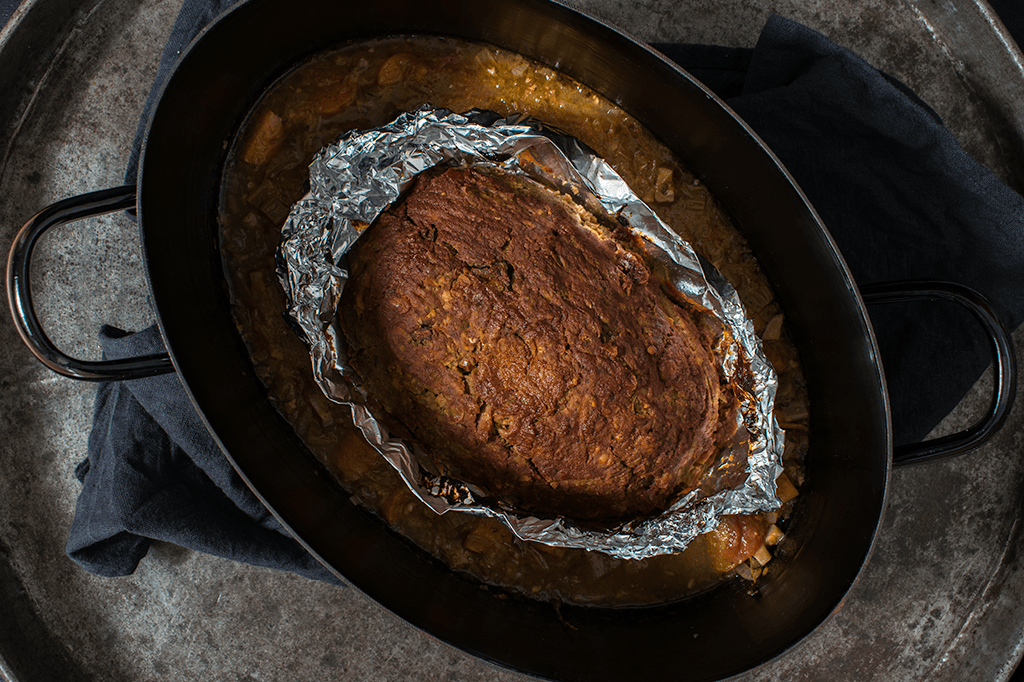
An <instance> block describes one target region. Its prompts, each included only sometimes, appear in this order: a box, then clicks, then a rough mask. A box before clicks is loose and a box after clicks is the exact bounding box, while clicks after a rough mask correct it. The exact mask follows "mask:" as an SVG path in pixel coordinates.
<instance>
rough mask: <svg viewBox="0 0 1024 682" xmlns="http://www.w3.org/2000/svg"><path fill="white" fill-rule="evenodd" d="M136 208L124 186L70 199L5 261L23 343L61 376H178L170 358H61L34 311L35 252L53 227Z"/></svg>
mask: <svg viewBox="0 0 1024 682" xmlns="http://www.w3.org/2000/svg"><path fill="white" fill-rule="evenodd" d="M134 205H135V187H134V186H130V185H129V186H125V187H116V188H114V189H106V190H102V191H99V192H90V193H89V194H82V195H80V196H77V197H71V198H70V199H65V200H63V201H58V202H57V203H55V204H53V205H51V206H48V207H46V208H45V209H43V210H42V211H40V212H39V213H38V214H36V216H35V217H34V218H32V219H31V220H29V221H28V222H27V223H25V225H24V226H23V227H22V228H21V230H20V231H19V232H18V235H17V236H16V237H15V238H14V243H13V244H12V245H11V251H10V254H9V255H8V257H7V301H8V303H9V304H10V306H11V316H12V317H13V318H14V324H15V326H16V327H17V328H18V334H20V335H21V340H22V341H24V342H25V345H26V346H28V349H29V350H30V351H32V354H33V355H35V356H36V357H37V358H39V361H40V362H42V363H43V364H44V365H46V366H47V367H49V368H50V369H52V370H53V371H54V372H57V373H58V374H62V375H64V376H66V377H70V378H72V379H84V380H88V381H120V380H124V379H140V378H142V377H149V376H154V375H157V374H166V373H167V372H173V371H174V365H173V364H172V363H171V358H170V356H168V355H167V354H166V353H154V354H152V355H144V356H141V357H137V358H125V359H123V360H99V361H94V360H78V359H76V358H73V357H71V356H69V355H66V354H65V353H62V352H61V351H60V350H59V349H58V348H57V347H56V346H55V345H54V344H53V342H52V341H50V339H49V337H48V336H47V335H46V332H45V331H43V327H42V325H40V324H39V319H38V318H37V317H36V312H35V307H34V306H33V305H32V293H31V291H30V289H29V269H30V266H31V264H32V249H34V248H35V245H36V242H37V241H38V240H39V237H41V236H42V235H43V233H44V232H46V231H47V230H48V229H50V228H51V227H55V226H58V225H63V224H65V223H70V222H74V221H76V220H83V219H85V218H90V217H93V216H98V215H103V214H104V213H112V212H114V211H120V210H124V209H126V208H130V207H132V206H134Z"/></svg>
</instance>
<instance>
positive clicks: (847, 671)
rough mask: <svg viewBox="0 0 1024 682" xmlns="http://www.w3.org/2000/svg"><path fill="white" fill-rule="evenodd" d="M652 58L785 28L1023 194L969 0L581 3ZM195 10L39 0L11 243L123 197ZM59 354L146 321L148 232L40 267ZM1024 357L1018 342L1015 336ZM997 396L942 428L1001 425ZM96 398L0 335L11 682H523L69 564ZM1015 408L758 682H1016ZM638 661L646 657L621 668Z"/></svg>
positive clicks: (40, 294)
mask: <svg viewBox="0 0 1024 682" xmlns="http://www.w3.org/2000/svg"><path fill="white" fill-rule="evenodd" d="M576 4H577V5H578V6H579V7H580V8H582V9H583V10H584V11H586V12H588V13H590V14H593V15H594V16H596V17H598V18H600V19H603V20H605V21H607V22H609V23H611V24H613V25H616V26H619V27H621V28H623V29H625V30H627V31H629V32H631V33H633V34H634V35H635V36H637V37H639V38H640V39H643V40H646V41H650V42H697V43H713V44H720V45H733V46H752V45H753V44H754V42H755V41H756V38H757V35H758V33H759V31H760V29H761V27H762V26H763V24H764V22H765V19H766V18H767V16H768V14H769V13H770V12H776V13H779V14H783V15H785V16H788V17H791V18H793V19H796V20H798V21H801V22H803V23H805V24H807V25H809V26H811V27H812V28H815V29H817V30H819V31H821V32H823V33H825V34H826V35H828V36H829V37H830V38H832V39H833V40H834V41H835V42H837V43H839V44H841V45H844V46H846V47H849V48H851V49H853V50H854V51H856V52H858V53H859V54H861V55H863V56H864V57H865V58H866V59H867V60H868V61H869V62H871V63H872V64H874V65H876V66H878V67H880V68H882V69H884V70H885V71H887V72H888V73H890V74H892V75H894V76H896V77H897V78H900V79H901V80H903V81H904V82H905V83H907V84H908V85H909V86H910V87H911V88H913V89H914V90H915V91H916V92H917V93H918V94H919V95H921V96H922V97H923V98H924V99H925V100H926V101H927V102H928V103H929V104H931V105H932V106H933V107H934V108H935V109H936V110H937V111H938V112H939V114H940V115H941V116H942V117H943V119H944V120H945V122H946V124H947V125H948V126H949V127H950V129H951V130H952V131H953V132H954V134H955V135H956V136H957V137H958V139H959V140H960V141H961V144H962V145H963V146H964V147H965V149H967V150H968V152H970V153H971V154H972V155H973V156H975V157H976V158H977V159H979V160H980V161H981V162H982V163H984V164H986V165H987V166H988V167H989V168H991V169H992V170H993V171H994V172H996V173H997V174H998V175H999V176H1000V177H1002V178H1003V179H1004V180H1005V181H1006V182H1007V183H1008V184H1009V185H1010V186H1011V187H1014V188H1015V189H1016V190H1017V191H1022V190H1024V169H1022V167H1021V166H1020V164H1019V163H1017V162H1016V161H1017V160H1019V159H1020V158H1024V155H1022V154H1021V152H1022V150H1024V58H1022V57H1021V54H1020V52H1019V51H1018V50H1017V48H1016V47H1015V46H1014V45H1013V42H1012V40H1010V39H1009V38H1008V36H1007V35H1006V33H1005V31H1004V29H1003V28H1002V26H1001V25H1000V24H999V22H998V20H997V19H995V18H994V16H993V14H992V12H991V11H990V9H989V8H988V6H987V5H986V4H985V3H984V2H981V1H980V0H979V1H974V0H949V1H940V0H858V1H857V2H843V1H840V0H778V1H777V2H773V3H771V4H768V3H764V4H756V3H750V2H746V1H744V0H715V1H710V0H676V1H673V0H637V1H634V2H630V3H624V2H619V1H618V0H586V1H580V2H577V3H576ZM179 5H180V0H144V1H142V2H138V0H87V1H86V2H71V1H70V0H29V2H27V3H26V4H24V5H22V7H21V8H20V9H19V10H18V12H17V13H16V14H15V16H14V17H13V20H12V22H11V23H10V24H9V25H8V26H7V27H6V28H5V29H4V30H3V32H2V33H0V93H2V96H0V246H2V247H3V248H4V249H6V248H7V246H8V245H9V244H10V242H11V240H12V237H13V235H14V232H15V231H16V229H17V228H18V227H19V226H20V225H21V224H22V223H23V222H24V221H25V220H26V219H28V218H29V217H30V216H31V215H32V214H33V213H34V212H35V211H37V210H39V209H40V208H42V207H43V206H45V205H47V204H49V203H52V202H53V201H56V200H58V199H61V198H64V197H67V196H71V195H74V194H79V193H82V192H86V191H90V190H95V189H102V188H106V187H111V186H115V185H118V184H121V182H122V179H123V172H124V166H125V163H126V162H127V158H128V154H129V151H130V145H131V141H132V137H133V135H134V132H135V125H136V122H137V120H138V117H139V114H140V112H141V110H142V105H143V102H144V101H145V97H146V94H147V92H148V90H149V87H150V84H151V83H152V80H153V78H154V76H155V74H156V67H157V64H158V62H159V57H160V52H161V50H162V47H163V44H164V42H165V41H166V38H167V36H168V34H169V32H170V28H171V25H172V24H173V22H174V19H175V16H176V15H177V11H178V8H179ZM36 273H37V275H36V276H35V280H34V285H35V288H36V291H37V298H38V299H39V302H40V307H41V308H42V310H41V314H42V315H43V317H44V322H45V324H46V325H47V328H48V330H49V331H50V332H51V335H52V336H53V337H54V338H55V340H56V341H57V342H58V344H59V345H61V346H62V347H64V348H67V349H69V350H70V351H72V352H74V353H77V354H79V355H81V356H85V357H98V355H99V347H98V343H97V342H96V341H95V338H94V331H95V330H96V329H97V328H98V327H99V325H100V324H101V323H103V322H111V323H114V324H117V325H119V326H122V327H125V328H130V329H131V328H135V329H138V328H141V327H143V326H146V325H148V324H149V322H150V315H149V312H148V309H147V306H146V284H145V281H144V279H143V277H142V274H141V273H142V265H141V256H140V254H139V246H138V239H137V235H136V232H135V228H134V225H133V224H132V223H130V222H129V221H128V220H127V219H125V218H123V217H122V216H108V217H105V218H101V219H96V220H94V221H91V222H88V223H81V224H78V225H76V226H75V227H74V228H73V229H70V230H65V231H63V232H62V233H61V234H60V235H57V236H55V237H53V238H52V239H49V240H48V241H47V242H46V243H45V244H44V245H43V247H42V249H41V251H40V252H39V253H38V254H37V260H36ZM1015 341H1016V342H1017V344H1018V348H1024V328H1022V329H1018V330H1017V333H1016V334H1015ZM1019 355H1022V357H1021V360H1022V361H1024V353H1020V354H1019ZM987 381H988V379H987V378H983V379H982V381H981V382H980V385H979V386H978V387H976V389H975V391H974V392H972V394H971V395H970V396H968V398H967V399H965V400H964V402H963V403H962V404H961V406H960V407H959V408H958V409H957V410H956V411H955V412H954V413H953V414H952V415H950V417H949V418H948V419H947V420H946V422H944V424H943V425H942V426H941V427H940V429H939V430H940V431H943V430H946V431H948V430H952V429H955V428H957V427H961V426H963V425H965V424H966V423H967V422H969V421H970V419H971V416H972V415H973V413H974V412H975V411H977V410H980V409H982V408H983V407H984V404H985V402H986V401H987V399H988V398H987V396H988V393H987V392H986V390H985V389H986V384H987ZM94 391H95V387H94V386H92V385H89V384H82V383H75V382H72V381H70V380H65V379H61V378H58V377H56V376H55V375H53V374H51V373H50V372H49V371H47V370H45V369H44V368H43V367H42V366H41V365H39V364H38V363H37V362H36V361H35V360H34V359H33V358H32V357H31V355H30V354H29V353H28V351H27V350H26V349H25V348H24V347H22V345H21V343H20V341H19V339H18V337H17V334H16V333H15V331H14V327H13V325H12V324H11V322H10V320H9V319H8V318H7V316H6V315H4V316H0V415H2V416H0V472H3V473H2V474H0V678H3V679H7V680H15V679H17V680H22V682H35V681H37V680H56V679H72V680H125V681H135V680H154V679H174V680H181V679H204V680H206V679H228V680H236V679H237V680H257V679H264V680H265V679H324V680H357V679H359V680H362V679H375V680H421V679H437V680H488V681H490V680H497V681H501V680H519V679H525V678H524V677H523V676H521V675H518V674H516V673H512V672H509V671H505V670H499V669H496V668H495V667H493V666H492V665H490V664H488V663H485V662H483V661H480V660H478V659H475V658H473V657H472V656H469V655H467V654H465V653H462V652H460V651H457V650H455V649H452V648H451V647H449V646H447V645H445V644H442V643H440V642H438V641H436V640H434V639H432V638H430V637H429V636H427V635H425V634H423V633H422V632H420V631H418V630H416V629H414V628H412V627H410V626H408V625H407V624H405V623H403V622H401V621H400V620H398V619H397V618H396V617H394V616H392V615H391V614H389V613H387V612H385V611H384V610H383V609H381V608H380V607H378V606H377V605H376V604H375V603H373V602H371V601H370V600H368V599H367V598H365V597H363V596H362V595H361V594H359V593H358V592H357V591H355V590H352V589H345V588H336V587H331V586H328V585H323V584H319V583H314V582H311V581H308V580H306V579H303V578H299V577H296V576H294V575H288V574H282V573H279V572H274V571H270V570H265V569H258V568H252V567H248V566H242V565H238V564H234V563H231V562H228V561H225V560H221V559H216V558H212V557H209V556H206V555H202V554H198V553H194V552H190V551H187V550H182V549H180V548H177V547H174V546H171V545H166V544H157V545H156V546H155V547H154V549H153V550H152V551H151V552H150V554H149V556H148V557H147V558H146V559H145V560H144V561H143V562H142V564H141V565H140V567H139V569H138V570H137V571H136V573H135V574H134V575H132V576H130V577H127V578H116V579H106V578H98V577H95V576H92V575H89V574H87V573H85V572H84V571H82V570H81V569H79V568H78V567H77V566H76V565H75V564H73V563H72V562H71V561H70V560H69V559H67V558H66V557H65V555H64V542H65V539H66V536H67V530H68V527H69V524H70V521H71V517H72V514H73V511H74V503H75V497H76V495H77V493H78V482H77V481H76V480H75V478H74V475H73V471H74V467H75V465H76V464H77V463H78V462H79V461H80V460H81V459H82V458H83V457H84V455H85V449H86V439H87V436H88V433H89V426H90V423H91V417H92V400H93V395H94ZM1022 439H1024V415H1022V414H1021V409H1020V408H1019V406H1017V409H1015V410H1014V412H1013V413H1012V414H1011V417H1010V421H1009V423H1008V425H1007V426H1006V427H1005V428H1004V430H1003V431H1002V432H1001V433H1000V435H999V436H998V437H997V438H996V439H995V440H994V441H993V442H992V443H990V444H989V445H987V446H985V447H984V448H983V449H981V450H979V451H977V452H975V453H972V454H970V455H967V456H965V457H962V458H959V459H956V460H952V461H947V462H942V463H936V464H931V465H927V466H920V467H915V468H907V469H900V470H897V471H896V472H895V473H894V475H893V477H892V481H891V488H890V502H889V504H890V509H889V511H888V512H887V514H886V516H885V521H884V523H883V525H882V527H881V529H880V538H879V543H878V547H877V550H876V552H875V553H874V555H873V557H872V558H871V560H870V562H869V563H868V565H867V567H866V569H865V572H864V575H863V578H862V580H861V581H860V582H859V583H858V584H857V585H856V586H855V588H854V589H853V591H852V592H851V593H850V595H849V596H848V598H847V599H846V600H845V602H844V604H843V606H842V607H841V608H840V610H839V611H838V612H837V613H836V614H835V616H834V617H833V618H832V619H830V620H829V621H828V622H827V623H826V624H825V625H824V626H823V627H821V628H819V629H818V630H817V631H816V632H815V633H814V634H812V635H811V636H810V637H808V638H807V639H806V640H805V641H804V642H802V643H801V644H800V645H798V646H797V647H795V648H794V649H792V650H791V651H789V652H788V653H786V654H785V655H784V656H783V657H781V658H780V659H778V660H777V661H775V662H773V663H772V664H770V665H768V666H765V667H764V668H762V669H759V670H756V671H752V672H751V673H748V674H746V675H743V676H741V679H745V680H766V681H767V680H788V679H803V680H833V679H857V680H887V681H888V680H924V679H927V680H940V681H941V680H951V681H952V680H963V679H987V680H1005V679H1007V678H1008V677H1009V675H1010V674H1011V672H1012V671H1013V669H1014V668H1015V667H1016V665H1017V663H1018V661H1019V660H1020V658H1021V654H1022V652H1024V648H1022V647H1024V599H1022V596H1024V568H1022V567H1021V566H1020V565H1019V563H1018V562H1017V561H1016V560H1015V557H1016V556H1017V555H1018V553H1019V552H1021V551H1024V538H1022V536H1021V528H1020V526H1021V516H1022V510H1024V486H1022V485H1021V484H1022V479H1024V462H1022V461H1021V458H1020V456H1019V454H1018V453H1019V451H1020V448H1021V445H1022ZM623 653H624V655H628V652H623Z"/></svg>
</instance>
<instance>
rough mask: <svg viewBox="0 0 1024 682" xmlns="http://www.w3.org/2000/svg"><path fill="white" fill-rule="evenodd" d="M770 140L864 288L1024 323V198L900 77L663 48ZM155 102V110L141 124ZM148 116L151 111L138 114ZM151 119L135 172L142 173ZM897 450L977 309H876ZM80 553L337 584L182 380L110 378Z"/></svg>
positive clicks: (953, 369) (776, 41)
mask: <svg viewBox="0 0 1024 682" xmlns="http://www.w3.org/2000/svg"><path fill="white" fill-rule="evenodd" d="M230 4H231V3H230V2H224V1H223V0H221V1H220V2H216V1H215V2H209V1H203V0H186V2H185V5H184V7H183V8H182V11H181V15H180V16H179V19H178V21H177V24H176V25H175V27H174V30H173V32H172V35H171V39H170V41H169V43H168V46H167V48H166V50H165V52H164V57H163V61H162V63H161V67H160V75H159V76H158V79H157V85H156V86H155V87H154V93H155V92H157V91H158V90H159V84H160V83H161V82H162V79H163V78H166V76H167V75H168V74H169V73H170V71H171V68H172V65H173V64H174V62H175V60H176V58H177V55H178V54H179V53H180V50H181V49H183V46H185V45H186V44H187V43H188V41H189V40H190V39H191V38H192V37H193V36H194V35H195V34H196V33H197V32H198V31H199V30H201V28H202V27H203V26H205V25H206V24H207V23H208V22H209V21H210V20H212V19H213V18H214V17H216V16H217V15H218V14H219V13H220V12H221V11H222V10H223V9H225V8H226V7H228V6H229V5H230ZM657 47H658V48H659V49H661V50H662V51H663V52H664V53H665V54H666V55H668V56H669V57H670V58H672V59H674V60H675V61H677V62H678V63H679V64H680V65H681V66H683V67H684V68H686V69H688V70H689V71H690V72H691V73H693V74H694V75H695V76H696V77H698V78H699V79H700V80H702V81H703V82H704V83H706V84H707V85H708V86H709V87H710V88H711V89H712V90H714V91H715V92H716V93H717V94H718V95H719V96H721V97H723V98H724V99H726V100H727V101H728V103H729V104H730V105H731V106H732V107H733V108H734V109H735V110H736V111H737V112H738V113H739V114H740V115H741V116H742V117H743V118H744V119H745V120H746V121H747V122H748V123H749V124H750V125H751V126H752V127H753V128H754V129H755V130H756V131H757V132H758V134H759V135H761V137H762V138H764V139H765V141H766V142H767V143H768V145H769V146H770V147H771V148H772V149H773V151H774V152H775V153H776V154H777V155H778V156H779V157H780V158H781V160H782V162H783V163H784V164H785V165H786V167H787V168H788V169H789V171H790V172H791V173H792V174H793V175H794V177H795V178H796V180H797V182H798V183H799V184H800V185H801V187H802V188H803V190H804V191H805V192H806V193H807V195H808V196H809V198H810V200H811V202H812V204H813V205H814V206H815V208H816V209H817V210H818V212H819V214H820V215H821V216H822V218H823V220H824V222H825V224H826V225H827V226H828V228H829V230H830V232H831V233H832V235H833V237H834V238H835V239H836V242H837V243H838V245H839V247H840V249H841V251H842V253H843V255H844V257H845V258H846V260H847V262H848V264H849V265H850V268H851V270H852V272H853V274H854V277H855V278H856V280H857V282H858V283H860V284H866V283H872V282H880V281H887V280H895V279H945V280H952V281H956V282H960V283H963V284H966V285H968V286H971V287H973V288H975V289H976V290H978V291H979V292H981V293H982V294H983V295H985V296H986V297H987V298H989V300H990V301H991V302H992V303H993V305H994V307H995V308H996V310H997V312H998V313H999V315H1000V316H1001V317H1002V319H1003V321H1004V323H1005V324H1006V325H1007V326H1008V327H1010V328H1011V329H1014V328H1016V327H1017V326H1018V325H1020V324H1021V322H1022V321H1024V198H1022V197H1021V196H1020V195H1018V194H1016V193H1015V192H1013V191H1012V190H1010V189H1009V188H1008V187H1006V186H1005V185H1003V184H1002V183H1001V182H1000V181H999V180H998V179H996V178H995V177H994V176H993V175H992V174H991V173H990V172H989V171H987V170H986V169H985V168H984V167H982V166H981V165H980V164H978V163H976V162H975V161H974V160H973V159H971V158H970V157H969V156H968V155H967V154H966V153H964V152H963V151H962V150H961V149H960V147H959V146H958V145H957V143H956V141H955V140H954V138H953V136H952V135H951V134H950V133H949V131H948V130H946V129H945V128H944V127H943V125H942V122H941V120H940V119H939V117H938V116H937V115H936V114H935V112H934V111H932V110H931V109H930V108H929V107H928V106H927V105H926V104H924V103H923V102H921V101H920V100H919V99H918V98H917V97H916V96H914V94H913V93H911V92H910V91H908V90H907V89H906V88H905V87H904V86H903V85H901V84H900V83H898V82H897V81H895V80H893V79H891V78H889V77H887V76H886V75H884V74H882V73H880V72H878V71H877V70H875V69H874V68H872V67H871V66H869V65H868V64H867V63H865V62H864V61H863V60H861V59H860V58H859V57H857V56H856V55H854V54H853V53H851V52H849V51H847V50H845V49H843V48H840V47H837V46H836V45H834V44H833V43H831V42H830V41H829V40H828V39H826V38H825V37H824V36H822V35H820V34H818V33H816V32H814V31H811V30H810V29H808V28H806V27H804V26H801V25H800V24H797V23H794V22H792V21H789V20H786V19H784V18H781V17H772V18H771V19H770V20H769V21H768V23H767V25H766V26H765V28H764V31H763V32H762V34H761V37H760V39H759V41H758V43H757V45H756V46H755V47H754V48H753V49H736V48H721V47H715V46H700V45H658V46H657ZM154 99H155V97H154V95H151V97H150V102H148V103H147V108H146V112H147V116H148V112H149V110H150V108H151V107H152V105H153V101H154ZM144 120H145V118H144ZM142 131H143V125H142V124H140V134H139V136H138V138H137V144H136V148H135V153H133V156H132V161H131V165H130V167H129V169H128V181H129V182H134V181H135V174H136V163H137V159H138V150H139V145H140V144H141V139H142V135H141V133H142ZM871 315H872V321H873V324H874V325H875V329H876V333H877V334H878V337H879V343H880V345H881V348H882V359H883V363H884V366H885V370H886V376H887V379H888V382H889V387H890V397H891V400H892V406H893V419H894V426H895V431H896V441H897V443H899V442H910V441H914V440H919V439H921V438H922V437H923V436H924V435H926V434H927V433H928V432H929V431H930V430H931V429H932V428H933V427H934V426H935V425H936V424H937V423H938V422H939V421H940V420H941V419H942V418H943V417H944V416H945V415H946V414H948V413H949V411H950V410H951V409H952V408H953V407H954V406H955V405H956V403H957V402H959V400H960V399H961V398H962V397H963V396H964V394H965V393H966V392H967V390H968V389H969V388H970V387H971V386H972V385H973V383H974V382H975V381H976V380H977V379H978V377H979V376H980V375H981V373H982V371H983V370H984V369H985V367H986V366H987V365H988V364H989V361H990V356H989V348H988V343H987V340H986V339H985V338H983V337H982V336H981V334H980V333H978V332H976V331H974V330H975V323H974V322H973V320H972V319H971V317H970V315H969V314H967V313H962V312H960V311H959V310H957V309H951V308H949V307H947V306H944V305H941V304H920V305H916V304H915V305H907V306H898V307H893V306H885V307H881V308H878V309H873V310H872V311H871ZM101 339H102V341H103V347H104V351H105V353H106V354H107V355H108V356H110V357H124V356H128V355H139V354H144V353H150V352H155V351H158V350H160V349H161V340H160V336H159V333H158V332H157V331H156V329H155V328H150V329H147V330H145V331H143V332H139V333H138V334H134V335H131V334H129V335H126V334H124V333H123V332H120V331H117V330H113V329H111V328H105V329H104V330H103V331H102V332H101ZM78 473H79V477H80V478H81V480H82V482H83V489H82V494H81V496H80V498H79V501H78V507H77V509H76V513H75V518H74V522H73V524H72V528H71V533H70V539H69V543H68V553H69V555H70V556H71V557H72V558H73V559H74V560H75V561H78V562H79V563H80V564H81V565H82V566H84V567H85V568H86V569H87V570H89V571H92V572H94V573H98V574H101V575H126V574H129V573H131V572H132V571H133V570H134V569H135V567H136V566H137V564H138V562H139V561H140V560H141V558H142V557H143V556H144V555H145V553H146V551H147V549H148V546H149V542H150V540H151V539H159V540H164V541H168V542H173V543H176V544H179V545H181V546H183V547H188V548H192V549H198V550H200V551H204V552H208V553H211V554H216V555H219V556H225V557H229V558H232V559H235V560H238V561H243V562H247V563H251V564H257V565H261V566H274V567H277V568H281V569H284V570H290V571H294V572H297V573H300V574H302V575H307V576H309V577H312V578H318V579H327V580H331V579H333V576H331V575H330V574H329V573H328V572H327V571H326V570H325V569H323V568H321V567H320V566H319V565H318V564H317V563H316V562H315V561H314V560H312V559H311V558H310V557H309V556H308V555H307V554H306V553H305V552H304V551H303V550H302V548H301V546H299V545H298V543H296V542H295V541H294V540H292V539H291V538H289V537H288V536H287V535H285V534H284V533H283V532H282V530H281V528H280V527H279V525H278V524H277V522H276V521H275V520H274V519H273V517H272V516H270V515H269V514H268V513H267V512H266V511H265V510H264V509H263V507H262V506H261V505H260V503H259V502H258V501H257V500H256V498H255V497H254V496H253V495H252V493H251V492H250V491H249V490H248V489H247V488H246V487H245V486H244V484H243V483H242V482H241V480H240V479H239V477H238V476H237V474H236V473H235V472H234V470H233V469H232V468H231V467H230V465H229V464H228V462H227V460H226V459H225V458H224V457H223V456H222V455H221V454H220V452H219V451H218V450H217V447H216V445H215V444H214V442H213V440H212V438H211V437H210V436H209V434H208V433H207V432H206V431H205V430H204V428H203V425H202V423H201V421H200V419H199V417H198V415H197V414H196V413H195V412H194V411H193V409H192V407H191V405H190V403H189V402H188V400H187V398H186V396H185V393H184V389H183V388H182V386H181V384H180V382H179V381H178V379H177V377H176V376H174V375H169V376H164V377H156V378H153V379H140V380H135V381H130V382H124V383H114V384H103V385H101V386H100V387H99V391H98V394H97V401H96V418H95V423H94V427H93V432H92V436H91V437H90V440H89V456H88V459H87V460H86V461H85V462H83V464H82V465H81V466H80V467H79V470H78Z"/></svg>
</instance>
